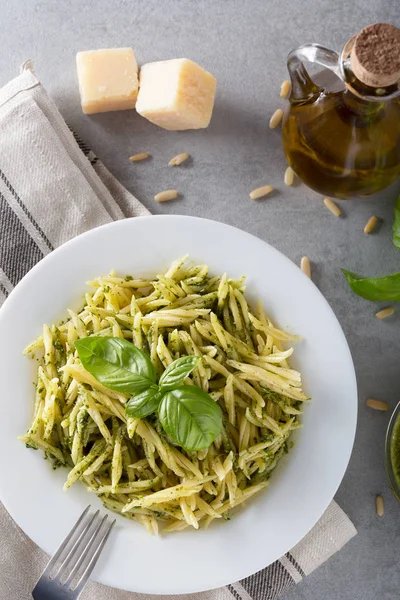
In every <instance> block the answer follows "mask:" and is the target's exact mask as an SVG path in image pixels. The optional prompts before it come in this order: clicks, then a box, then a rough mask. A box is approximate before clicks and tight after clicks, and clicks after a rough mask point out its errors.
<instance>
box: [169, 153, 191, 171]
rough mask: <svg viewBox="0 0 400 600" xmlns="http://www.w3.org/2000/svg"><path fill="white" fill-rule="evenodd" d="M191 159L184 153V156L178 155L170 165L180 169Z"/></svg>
mask: <svg viewBox="0 0 400 600" xmlns="http://www.w3.org/2000/svg"><path fill="white" fill-rule="evenodd" d="M188 158H189V154H188V153H187V152H182V154H177V155H176V156H174V157H173V158H171V160H170V161H169V163H168V166H169V167H179V165H181V164H182V163H183V162H185V160H187V159H188Z"/></svg>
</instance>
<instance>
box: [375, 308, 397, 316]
mask: <svg viewBox="0 0 400 600" xmlns="http://www.w3.org/2000/svg"><path fill="white" fill-rule="evenodd" d="M393 313H394V308H393V306H388V307H387V308H384V309H383V310H380V311H379V312H377V313H376V315H375V316H376V318H377V319H387V317H391V316H392V314H393Z"/></svg>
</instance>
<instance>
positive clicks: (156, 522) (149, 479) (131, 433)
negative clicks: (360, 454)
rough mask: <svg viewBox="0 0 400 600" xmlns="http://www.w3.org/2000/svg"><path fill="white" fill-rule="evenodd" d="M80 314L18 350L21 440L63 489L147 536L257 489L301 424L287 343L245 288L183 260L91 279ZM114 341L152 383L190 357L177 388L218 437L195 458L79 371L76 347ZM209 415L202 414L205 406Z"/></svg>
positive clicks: (224, 511) (221, 510)
mask: <svg viewBox="0 0 400 600" xmlns="http://www.w3.org/2000/svg"><path fill="white" fill-rule="evenodd" d="M89 285H90V286H91V287H92V288H93V291H92V292H91V293H87V294H86V295H85V303H84V307H83V309H82V310H81V311H79V312H77V313H76V312H74V311H72V310H69V311H68V319H67V320H66V321H65V322H63V323H61V324H59V325H52V326H50V327H48V326H47V325H44V327H43V334H42V336H41V337H39V338H38V339H37V340H36V341H35V342H33V343H32V344H31V345H30V346H29V347H28V348H27V349H26V350H25V353H26V354H27V355H29V356H32V357H33V358H36V359H38V370H37V383H36V398H35V408H34V417H33V421H32V424H31V426H30V428H29V430H28V432H27V433H26V434H25V435H23V436H22V437H21V438H20V439H21V441H23V442H24V443H25V444H26V445H27V446H28V447H30V448H35V449H41V450H42V451H43V452H44V453H45V455H46V458H48V459H49V460H50V461H51V462H52V464H53V466H54V468H56V467H59V466H65V467H67V468H68V469H69V473H68V475H67V477H66V482H65V486H64V488H65V489H68V488H69V487H70V486H71V485H73V484H74V483H75V482H76V481H78V480H79V481H81V482H82V483H83V484H84V485H85V486H86V487H87V489H88V490H89V491H90V492H93V493H95V494H97V495H98V496H99V498H101V500H102V502H103V503H104V506H105V507H107V508H108V509H110V510H112V511H114V512H117V513H120V514H122V515H124V516H126V517H128V518H131V519H136V520H137V521H139V522H140V523H142V524H143V525H144V526H145V527H146V528H147V530H148V531H149V532H151V533H158V531H159V528H160V527H161V528H162V529H163V530H164V531H180V530H182V529H185V528H186V527H194V528H195V529H198V528H199V527H207V526H208V525H209V523H210V522H211V521H212V520H214V519H220V518H225V519H229V518H230V515H231V511H232V509H234V508H235V507H236V506H238V505H239V504H242V503H243V502H245V501H246V500H248V499H249V498H250V497H251V496H253V495H254V494H256V493H258V492H259V491H261V490H262V489H263V488H265V487H266V486H267V485H268V482H269V479H270V476H271V473H272V471H273V469H274V468H275V466H276V465H277V463H278V461H279V459H280V458H281V457H282V455H283V454H284V453H285V452H287V451H288V449H289V447H290V442H289V436H290V434H291V432H292V431H293V430H294V429H296V428H298V427H299V426H300V424H299V420H298V419H299V415H300V414H301V405H302V402H303V401H305V400H308V399H309V398H308V396H307V395H306V394H304V392H303V391H302V384H301V376H300V373H298V372H297V371H295V370H293V369H291V368H290V367H289V364H288V359H289V357H290V356H291V354H292V353H293V348H290V347H289V348H287V347H286V348H284V345H287V343H288V342H289V343H292V342H294V341H296V340H297V339H298V338H297V337H296V336H293V335H290V334H288V333H286V332H284V331H282V330H280V329H277V328H276V327H275V326H274V325H273V324H272V322H271V321H270V319H269V318H268V317H267V316H266V315H265V313H264V310H263V308H262V306H261V304H259V305H258V306H257V309H256V310H255V311H253V310H252V309H251V308H250V306H249V304H248V303H247V300H246V298H245V296H244V289H245V286H244V279H240V280H232V279H229V278H228V276H227V275H226V274H224V275H222V276H211V275H209V273H208V267H207V266H206V265H196V266H191V265H190V264H188V263H187V257H183V258H182V259H180V260H178V261H176V262H174V263H173V264H172V265H171V266H170V268H169V269H168V270H167V271H166V272H165V273H164V274H163V275H158V276H157V277H156V278H155V279H154V280H144V279H136V278H134V277H131V276H127V277H117V276H116V275H115V274H113V273H112V274H110V275H108V276H105V277H99V278H98V279H95V280H93V281H91V282H89ZM88 336H110V337H119V338H125V339H126V340H128V341H131V342H133V344H134V345H135V346H136V347H137V348H140V349H142V350H143V351H144V352H145V353H146V354H148V356H150V358H151V361H152V363H153V365H154V367H155V369H156V371H157V373H158V375H159V376H160V375H161V374H162V373H163V371H164V370H165V369H166V368H167V367H168V366H169V365H170V364H171V363H172V362H173V361H174V360H176V359H177V358H179V357H182V356H185V355H195V356H197V357H199V358H200V361H199V362H198V364H197V366H196V368H195V369H194V371H193V372H192V373H191V374H190V375H189V376H188V377H187V379H186V380H185V385H194V386H197V387H199V388H201V389H202V390H203V391H204V392H207V393H208V394H209V395H210V396H211V398H212V399H213V400H214V401H215V402H217V403H218V405H219V406H220V408H221V410H222V415H223V426H222V433H221V434H220V435H219V436H218V437H217V438H216V439H215V441H214V442H213V443H212V444H211V446H209V447H208V448H205V449H203V450H199V451H195V452H188V451H185V450H183V449H182V448H180V447H178V446H177V445H175V444H174V443H173V441H172V440H171V439H170V438H169V437H168V436H167V434H166V433H165V431H164V430H163V429H162V427H161V426H160V422H159V420H158V416H157V412H156V413H154V414H152V415H150V416H148V417H146V418H143V419H139V418H130V417H128V416H127V415H126V412H125V405H126V404H127V402H128V400H129V396H128V394H123V393H120V392H117V391H112V390H110V389H107V388H106V387H104V386H103V385H102V384H101V383H100V382H99V381H98V380H97V379H95V378H94V377H93V375H91V374H90V373H89V372H88V371H86V370H85V368H84V367H83V365H82V363H81V362H80V359H79V356H78V353H77V350H76V348H75V342H76V341H77V340H78V339H80V338H85V337H88ZM211 407H212V405H211Z"/></svg>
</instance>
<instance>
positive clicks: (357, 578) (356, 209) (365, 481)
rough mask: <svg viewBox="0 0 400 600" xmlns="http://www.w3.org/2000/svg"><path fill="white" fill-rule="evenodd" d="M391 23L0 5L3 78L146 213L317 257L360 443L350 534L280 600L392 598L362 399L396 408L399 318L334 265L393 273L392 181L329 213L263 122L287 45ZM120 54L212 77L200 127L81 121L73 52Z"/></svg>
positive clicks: (261, 2) (40, 1)
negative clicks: (353, 379)
mask: <svg viewBox="0 0 400 600" xmlns="http://www.w3.org/2000/svg"><path fill="white" fill-rule="evenodd" d="M399 19H400V12H399V4H398V0H353V1H352V2H349V1H348V0H336V1H333V0H292V1H291V2H287V1H285V0H281V1H280V2H278V1H276V0H269V1H268V0H242V1H239V0H219V1H217V0H198V1H197V2H196V1H194V0H171V1H166V0H164V1H161V0H159V1H157V0H130V1H129V0H125V1H124V0H96V1H92V0H70V1H68V2H60V1H52V0H0V23H1V41H2V43H1V61H0V84H3V83H6V82H7V81H8V79H10V78H11V77H13V76H14V75H15V74H16V72H17V67H18V65H19V64H20V63H22V61H23V60H25V59H26V58H32V59H34V62H35V66H36V72H37V74H38V75H39V77H40V78H41V79H42V81H43V83H44V85H45V86H46V88H47V89H48V91H49V92H50V93H51V95H52V96H53V98H54V99H55V100H56V102H57V104H58V106H59V107H60V109H61V112H62V113H63V115H64V117H65V118H66V120H67V121H68V123H69V124H70V125H71V126H72V127H73V128H74V129H75V130H76V131H77V132H78V133H79V134H80V135H81V136H82V137H83V138H84V139H85V141H86V142H87V143H88V144H90V145H91V146H92V148H93V150H94V151H95V152H96V153H97V154H98V156H99V157H101V159H102V160H103V161H104V163H105V164H106V165H107V166H108V167H109V168H110V170H111V171H112V172H113V173H114V174H115V175H116V176H117V177H118V178H119V179H120V180H121V182H122V183H123V184H124V185H125V186H126V187H128V188H129V189H130V190H131V191H132V192H133V193H134V194H135V195H136V196H137V197H138V198H139V199H140V200H142V202H143V203H144V204H146V206H147V207H148V208H149V209H150V210H151V211H152V212H153V213H164V214H176V213H178V214H188V215H198V216H202V217H208V218H211V219H216V220H220V221H224V222H226V223H230V224H232V225H236V226H237V227H240V228H242V229H244V230H246V231H249V232H251V233H253V234H255V235H257V236H259V237H260V238H262V239H264V240H266V241H268V242H269V243H271V244H272V245H273V246H275V247H276V248H278V249H279V250H281V251H282V252H283V253H284V254H286V255H287V256H289V257H290V258H291V259H292V260H293V261H294V262H296V263H298V262H299V259H300V257H301V256H302V255H304V254H306V255H308V256H309V257H310V259H311V261H312V263H313V278H314V281H315V283H316V285H317V286H318V287H319V288H320V289H321V290H322V292H323V293H324V295H325V296H326V298H327V299H328V301H329V302H330V304H331V306H332V308H333V310H334V311H335V313H336V315H337V316H338V318H339V320H340V322H341V324H342V326H343V328H344V330H345V333H346V335H347V338H348V340H349V343H350V346H351V350H352V353H353V357H354V362H355V365H356V370H357V376H358V382H359V423H358V431H357V438H356V444H355V448H354V452H353V456H352V459H351V462H350V466H349V468H348V471H347V473H346V476H345V478H344V480H343V483H342V485H341V486H340V489H339V491H338V493H337V496H336V499H337V501H338V502H339V503H340V505H341V506H342V508H343V509H344V510H345V511H346V512H347V514H348V515H349V516H350V518H351V519H352V520H353V522H354V524H355V525H356V527H357V529H358V531H359V535H358V536H357V537H356V538H355V539H353V540H352V541H351V542H350V543H349V544H348V545H347V547H345V548H344V549H343V550H342V552H340V553H339V554H337V555H336V556H335V557H334V558H332V559H331V560H330V561H329V562H328V563H327V564H325V565H324V566H323V567H321V568H320V569H318V570H317V571H316V572H315V573H314V574H312V575H311V576H310V577H308V578H307V580H305V581H304V582H302V583H301V584H300V585H298V586H297V587H296V588H295V589H293V590H292V591H291V592H290V593H289V594H288V596H287V598H288V600H300V599H302V600H305V599H307V600H320V599H321V598H327V599H329V600H331V599H332V600H333V599H336V598H342V599H344V600H358V599H360V600H375V598H379V599H381V600H392V599H394V598H397V597H398V594H399V588H400V576H399V558H398V556H399V548H400V506H399V504H398V503H397V502H396V500H395V499H394V498H393V497H392V496H391V493H390V490H389V487H388V485H387V482H386V477H385V470H384V454H383V450H384V435H385V429H386V426H387V422H388V418H389V415H388V414H384V413H376V412H372V411H371V410H369V409H367V408H366V406H365V400H366V398H368V397H376V398H379V399H381V400H384V401H386V402H388V403H389V405H390V406H391V407H394V406H395V404H396V403H397V401H398V400H400V395H399V387H400V368H399V358H400V356H399V354H400V348H399V327H400V317H399V315H398V314H397V315H395V316H394V317H393V318H391V319H390V320H387V321H385V322H380V321H378V320H376V319H375V318H374V313H375V311H376V310H377V307H376V306H375V305H374V304H372V303H369V302H367V301H365V300H362V299H360V298H358V297H356V296H354V295H352V294H351V293H350V291H349V289H348V288H347V287H346V284H345V282H344V280H343V277H342V276H341V274H340V271H339V268H340V267H347V268H349V269H351V270H355V271H358V272H361V273H363V274H365V275H380V274H385V273H386V274H388V273H390V272H393V271H398V270H400V254H399V253H398V251H396V250H395V248H394V247H393V246H392V244H391V223H392V206H393V200H394V198H395V194H396V192H397V191H398V190H396V186H393V187H392V188H391V189H390V190H386V191H384V192H383V193H381V194H380V195H379V197H375V198H369V199H364V200H361V201H347V202H343V203H342V208H343V212H344V214H345V218H343V219H340V220H338V219H335V218H334V217H333V216H332V215H331V214H330V213H329V212H328V211H327V210H326V209H325V208H324V206H323V205H322V203H321V198H320V197H319V196H318V195H317V194H315V193H313V192H311V191H310V190H308V189H307V188H306V187H305V186H303V185H296V186H294V187H293V188H285V187H284V185H283V181H282V178H283V172H284V169H285V158H284V155H283V152H282V149H281V144H280V133H279V131H277V130H276V131H271V130H270V129H269V128H268V120H269V117H270V115H271V114H272V112H273V111H274V110H275V108H276V107H277V106H279V105H280V104H281V102H280V99H279V88H280V83H281V81H282V80H283V79H285V78H286V67H285V58H286V55H287V53H288V52H289V50H291V49H292V48H294V47H295V46H297V45H299V44H301V43H305V42H311V41H315V42H320V43H322V44H325V45H327V46H330V47H334V48H337V49H340V48H341V47H342V45H343V43H344V42H345V41H346V40H347V39H348V38H349V37H350V36H351V35H352V34H353V33H355V32H356V31H357V30H359V29H360V28H361V27H363V26H365V25H367V24H369V23H371V22H375V21H390V22H392V23H394V24H397V25H400V21H399ZM124 45H126V46H133V48H134V49H135V51H136V56H137V58H138V61H139V62H140V63H144V62H148V61H152V60H161V59H167V58H174V57H182V56H185V57H189V58H191V59H193V60H195V61H198V62H199V63H200V64H201V65H203V66H204V67H206V68H207V69H209V70H210V71H211V72H212V73H214V74H215V75H216V77H217V78H218V95H217V101H216V107H215V113H214V118H213V121H212V124H211V126H210V127H209V128H208V129H207V130H205V131H198V132H190V131H189V132H177V133H174V132H166V131H163V130H161V129H158V128H156V127H155V126H153V125H151V124H150V123H148V122H147V121H145V120H144V119H141V118H140V117H138V116H137V115H136V114H135V113H134V112H131V113H128V112H125V113H119V114H118V113H114V114H112V113H110V114H103V115H99V116H92V117H87V116H84V115H83V114H82V113H81V110H80V106H79V97H78V90H77V81H76V72H75V62H74V61H75V53H76V51H78V50H84V49H94V48H101V47H113V46H124ZM140 151H148V152H150V153H151V154H152V156H153V158H152V159H151V160H150V161H147V162H145V163H142V164H137V165H132V164H131V163H129V162H128V160H127V158H128V156H129V155H131V154H133V153H135V152H140ZM182 151H187V152H189V153H190V154H191V156H192V157H193V160H192V161H191V162H190V163H189V164H188V165H187V166H185V167H182V168H179V169H168V167H167V166H166V163H167V162H168V160H169V158H171V157H172V156H173V155H174V154H176V153H178V152H182ZM265 183H272V184H273V185H275V186H276V188H277V189H278V192H277V193H275V194H274V195H273V196H271V198H269V199H266V200H264V201H259V202H251V201H250V200H249V199H248V192H249V191H250V190H251V189H253V188H254V187H257V186H259V185H262V184H265ZM397 187H398V186H397ZM166 188H177V189H178V190H180V191H181V192H182V194H183V198H182V199H181V200H179V201H177V202H175V203H165V204H162V205H157V204H156V203H155V202H154V201H153V196H154V194H155V193H156V192H158V191H160V190H163V189H166ZM54 201H55V202H56V201H57V199H56V198H55V199H54ZM371 214H376V215H377V216H379V217H381V218H382V219H383V222H382V226H381V227H380V229H379V231H378V232H377V233H376V234H374V235H371V236H366V235H364V234H363V231H362V230H363V226H364V224H365V222H366V221H367V219H368V217H369V216H370V215H371ZM321 333H322V332H321ZM327 468H329V465H327ZM377 493H382V494H383V496H384V499H385V516H384V518H382V519H379V518H378V517H377V516H376V514H375V508H374V498H375V495H376V494H377ZM293 509H294V510H295V509H296V506H295V500H294V505H293ZM0 596H1V590H0Z"/></svg>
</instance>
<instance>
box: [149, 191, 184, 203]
mask: <svg viewBox="0 0 400 600" xmlns="http://www.w3.org/2000/svg"><path fill="white" fill-rule="evenodd" d="M177 197H178V191H177V190H164V191H163V192H160V193H159V194H156V195H155V196H154V200H155V201H156V202H167V201H168V200H175V198H177Z"/></svg>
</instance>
